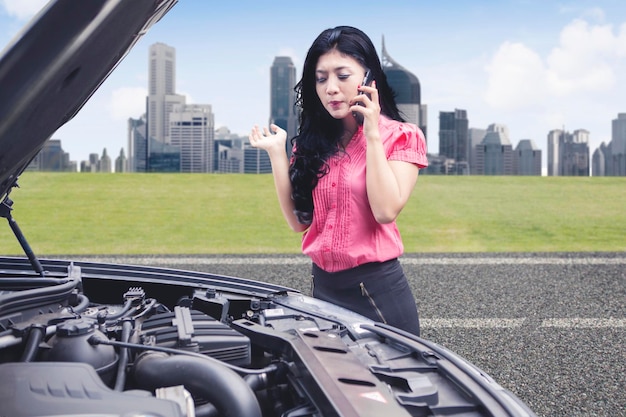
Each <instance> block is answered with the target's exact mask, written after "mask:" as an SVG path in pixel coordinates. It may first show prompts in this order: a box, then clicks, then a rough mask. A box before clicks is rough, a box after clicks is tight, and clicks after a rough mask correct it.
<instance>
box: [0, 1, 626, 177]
mask: <svg viewBox="0 0 626 417" xmlns="http://www.w3.org/2000/svg"><path fill="white" fill-rule="evenodd" d="M43 4H45V2H42V1H37V0H32V1H23V0H21V1H13V0H0V27H1V28H2V29H0V42H2V44H3V45H6V44H8V43H9V41H10V39H11V38H12V37H13V36H14V35H15V34H16V33H17V32H18V31H19V30H20V29H21V27H23V26H24V25H25V24H26V22H27V21H28V18H29V17H30V16H32V14H33V13H35V11H36V10H38V8H40V7H42V6H43ZM272 6H275V7H267V6H266V5H262V4H258V3H256V2H252V1H239V2H228V4H222V2H220V3H207V2H185V1H181V2H179V3H178V4H177V5H176V6H175V7H174V8H173V9H172V10H171V11H170V13H168V14H167V15H166V16H165V18H164V19H163V20H162V21H161V22H158V23H157V24H156V25H155V26H154V27H153V28H152V29H151V30H150V31H149V32H148V33H147V34H146V35H145V36H144V38H143V39H141V40H140V41H139V42H138V43H137V45H136V46H135V48H134V49H133V50H132V51H131V53H130V54H129V55H128V56H127V57H126V58H125V60H124V61H123V62H122V63H121V64H120V66H119V67H118V68H117V69H116V71H114V72H113V74H112V75H111V77H110V78H109V79H108V80H106V81H105V83H104V84H103V85H102V87H101V88H100V90H99V91H98V92H96V94H95V95H94V96H93V97H92V99H91V100H90V102H88V103H87V104H86V105H85V107H84V108H83V110H82V111H81V112H80V113H79V114H78V115H77V116H76V117H75V118H74V119H73V120H71V121H70V122H69V123H68V124H67V125H66V126H64V127H62V128H61V129H59V131H57V132H56V134H54V135H53V138H55V139H60V140H62V142H63V147H64V149H65V150H66V151H67V152H69V153H70V154H71V157H72V160H84V159H88V155H89V154H90V153H94V152H100V151H101V150H102V149H103V148H107V149H108V151H109V154H111V155H117V154H118V153H119V150H120V149H121V148H124V149H126V147H127V143H126V139H127V123H128V119H129V118H139V117H140V116H141V115H142V114H143V113H144V112H145V98H146V96H147V95H148V60H147V58H146V57H147V56H148V49H149V47H150V45H152V44H153V43H157V42H162V43H165V44H167V45H169V46H172V47H173V48H175V49H176V51H177V83H178V88H177V89H178V90H179V92H180V94H184V95H185V96H186V97H187V102H188V103H194V104H195V103H207V104H209V105H211V106H212V108H213V112H214V114H215V126H216V128H218V127H221V126H226V127H227V128H228V129H230V131H231V132H233V133H235V134H239V135H244V136H245V135H247V133H248V131H249V129H250V128H251V127H252V126H253V125H254V124H259V125H264V124H266V123H267V120H268V118H269V115H270V88H269V85H270V68H271V65H272V62H273V60H274V59H275V57H276V56H289V57H291V58H292V60H293V62H294V64H295V66H296V70H297V77H299V76H300V73H301V66H302V62H303V59H304V56H305V54H306V51H307V49H308V47H309V46H310V44H311V42H312V41H313V39H314V38H315V37H316V36H317V35H318V34H319V32H321V31H322V30H323V29H325V28H327V27H332V26H336V25H340V24H348V25H354V26H358V27H359V28H361V29H363V30H364V31H365V32H366V33H368V34H369V35H370V37H371V38H372V41H373V42H374V44H375V45H376V47H377V49H378V50H379V54H380V53H381V48H382V37H383V36H384V37H385V44H386V48H387V50H388V52H389V53H390V54H391V56H393V57H394V59H395V60H397V61H398V62H399V63H400V64H401V65H402V66H404V67H405V68H406V69H407V70H409V71H411V72H412V73H413V74H415V75H416V76H417V77H418V78H419V80H420V83H421V86H422V103H424V104H426V105H427V106H428V110H429V111H428V125H429V126H431V129H430V131H429V132H428V143H429V152H431V153H438V151H439V150H438V145H439V144H438V139H437V131H436V130H435V126H438V117H439V112H441V111H444V112H449V111H454V110H455V109H463V110H466V111H467V117H468V119H469V126H470V127H472V128H481V129H485V128H487V126H489V125H490V124H492V123H497V124H502V125H505V126H507V127H508V129H509V132H510V136H511V140H512V142H513V143H517V142H519V141H521V140H523V139H532V140H533V141H534V142H535V143H536V144H537V145H538V146H539V147H540V149H542V150H543V153H544V155H546V153H547V152H546V146H547V135H548V133H549V132H550V131H551V130H554V129H564V130H567V131H574V130H577V129H585V130H588V131H589V132H590V152H591V153H593V151H594V150H595V149H596V148H598V147H599V146H600V144H601V143H602V142H605V143H608V142H609V141H610V140H611V121H612V120H613V119H615V118H616V117H617V114H618V113H622V112H624V111H626V103H623V100H622V102H621V103H620V101H619V98H620V97H622V98H623V97H624V96H626V68H625V67H626V12H625V10H626V6H625V5H624V4H623V2H621V1H608V0H605V1H600V2H593V3H591V2H589V1H583V0H577V1H568V2H561V3H558V4H546V2H539V1H534V0H525V1H503V2H492V1H481V2H471V4H466V3H463V2H444V3H443V4H442V3H438V4H414V2H408V1H390V2H386V3H385V5H384V7H383V6H381V5H372V6H369V7H363V4H362V2H359V3H351V4H350V3H349V4H345V2H344V3H341V4H338V3H330V2H325V1H322V2H316V4H315V7H304V6H302V5H297V6H294V5H293V4H290V3H286V2H274V3H272ZM331 6H332V7H331ZM620 17H621V19H620ZM619 106H622V107H621V108H620V107H619ZM87 136H89V137H90V139H89V140H87ZM544 165H545V161H544Z"/></svg>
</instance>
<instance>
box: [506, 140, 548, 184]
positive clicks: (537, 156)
mask: <svg viewBox="0 0 626 417" xmlns="http://www.w3.org/2000/svg"><path fill="white" fill-rule="evenodd" d="M513 175H541V149H539V148H538V147H537V145H535V142H533V140H532V139H522V140H520V141H519V142H518V144H517V146H516V147H515V152H514V153H513Z"/></svg>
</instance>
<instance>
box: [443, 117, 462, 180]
mask: <svg viewBox="0 0 626 417" xmlns="http://www.w3.org/2000/svg"><path fill="white" fill-rule="evenodd" d="M468 145H469V121H468V119H467V111H465V110H459V109H455V110H454V111H453V112H443V111H442V112H439V155H441V156H444V157H446V158H448V159H453V160H454V162H455V169H454V172H453V173H455V174H462V175H467V174H469V148H468Z"/></svg>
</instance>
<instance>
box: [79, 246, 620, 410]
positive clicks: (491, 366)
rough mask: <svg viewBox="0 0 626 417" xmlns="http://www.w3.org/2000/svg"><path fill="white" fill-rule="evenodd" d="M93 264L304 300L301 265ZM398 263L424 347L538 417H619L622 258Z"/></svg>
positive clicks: (257, 259) (469, 257)
mask: <svg viewBox="0 0 626 417" xmlns="http://www.w3.org/2000/svg"><path fill="white" fill-rule="evenodd" d="M85 259H89V260H94V258H93V257H90V258H85ZM97 260H98V261H105V262H111V261H113V262H122V263H133V264H151V265H154V266H157V265H158V266H164V267H174V268H179V269H189V270H198V271H204V272H211V273H217V274H225V275H230V276H237V277H243V278H251V279H255V280H260V281H267V282H272V283H276V284H281V285H285V286H288V287H291V288H294V289H296V290H299V291H301V292H303V293H305V294H309V287H310V281H309V273H310V265H309V262H308V260H307V259H306V258H305V257H303V256H293V255H276V256H273V255H272V256H267V255H263V256H215V255H209V256H185V257H180V256H171V257H170V256H168V257H130V258H126V257H125V258H119V257H117V258H111V257H107V258H103V257H99V258H97ZM401 262H402V264H403V266H404V269H405V272H406V274H407V277H408V279H409V282H410V284H411V288H412V290H413V292H414V294H415V296H416V298H417V300H418V304H419V310H420V318H421V321H422V336H423V337H424V338H426V339H429V340H431V341H434V342H436V343H438V344H440V345H443V346H445V347H447V348H448V349H450V350H452V351H454V352H456V353H457V354H459V355H461V356H463V357H465V358H466V359H467V360H469V361H470V362H472V363H473V364H474V365H476V366H478V367H479V368H481V369H482V370H483V371H485V372H487V373H488V374H489V375H491V376H492V377H493V378H494V379H495V380H496V381H497V382H498V383H499V384H500V385H502V386H503V387H505V388H507V389H509V390H511V391H512V392H514V393H515V394H517V395H518V396H519V397H520V398H521V399H522V400H524V401H525V402H526V403H527V404H528V405H529V406H530V407H531V408H532V409H533V410H534V411H535V412H536V413H537V414H538V415H539V416H546V417H548V416H549V417H553V416H567V417H573V416H585V417H587V416H607V417H619V416H626V253H591V254H590V253H585V254H572V253H563V254H558V253H556V254H545V253H537V254H495V255H494V254H455V255H451V254H407V255H405V256H404V257H402V259H401Z"/></svg>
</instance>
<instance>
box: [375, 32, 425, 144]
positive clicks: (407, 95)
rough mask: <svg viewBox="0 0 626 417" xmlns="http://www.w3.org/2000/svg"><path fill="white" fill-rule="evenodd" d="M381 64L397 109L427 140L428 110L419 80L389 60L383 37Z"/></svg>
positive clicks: (391, 59)
mask: <svg viewBox="0 0 626 417" xmlns="http://www.w3.org/2000/svg"><path fill="white" fill-rule="evenodd" d="M382 64H383V71H384V72H385V75H386V76H387V82H388V83H389V85H390V86H391V88H392V90H393V91H394V93H395V95H396V103H397V104H398V109H399V110H400V112H402V115H403V116H404V118H405V119H406V121H407V122H410V123H413V124H416V125H417V126H418V127H419V128H420V129H421V130H422V132H424V136H425V137H426V139H427V140H428V108H427V106H426V105H425V104H422V97H421V94H422V91H421V86H420V82H419V79H418V78H417V77H416V76H415V75H414V74H413V73H411V72H410V71H409V70H407V69H406V68H404V67H403V66H402V65H400V64H398V63H397V62H396V61H394V59H393V58H391V56H390V55H389V53H387V48H386V47H385V38H384V37H383V53H382Z"/></svg>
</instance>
